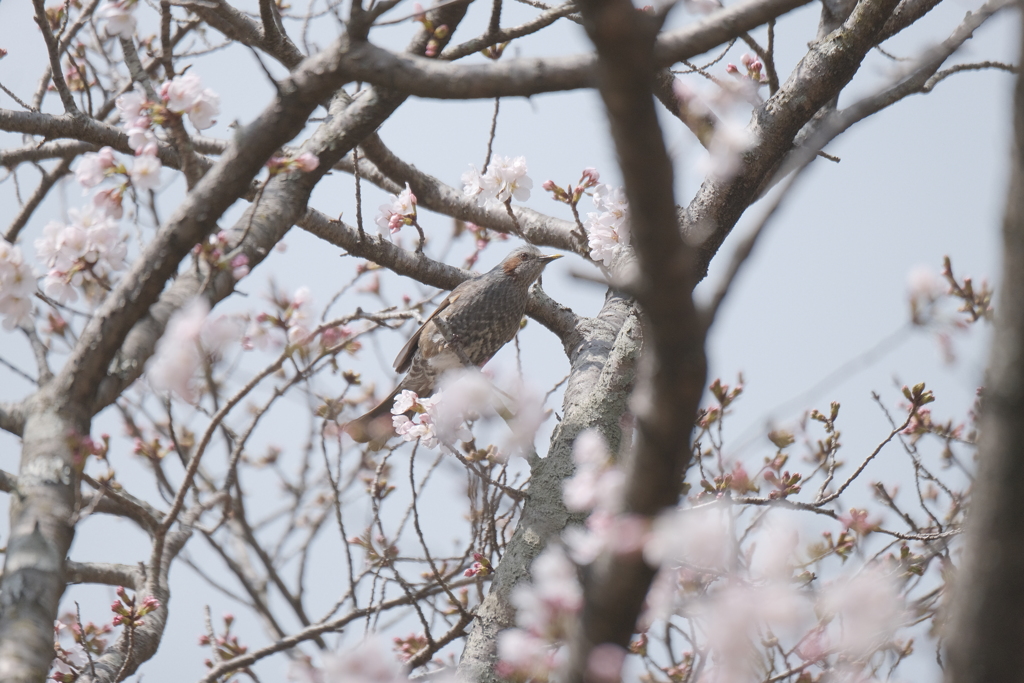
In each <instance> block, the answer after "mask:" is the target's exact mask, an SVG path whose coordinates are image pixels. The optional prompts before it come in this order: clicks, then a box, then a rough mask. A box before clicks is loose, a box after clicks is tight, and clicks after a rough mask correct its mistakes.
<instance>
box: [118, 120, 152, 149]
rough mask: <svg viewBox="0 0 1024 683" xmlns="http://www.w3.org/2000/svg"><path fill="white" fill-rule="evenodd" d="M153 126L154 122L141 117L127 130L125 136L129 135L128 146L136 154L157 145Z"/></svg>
mask: <svg viewBox="0 0 1024 683" xmlns="http://www.w3.org/2000/svg"><path fill="white" fill-rule="evenodd" d="M151 126H152V121H150V120H149V119H148V118H146V117H145V116H140V117H139V118H137V119H135V120H134V121H132V123H131V125H129V126H128V128H126V129H125V134H127V135H128V146H129V147H131V148H132V150H133V151H134V152H135V153H136V154H139V153H140V152H141V151H142V150H143V149H146V148H147V147H148V148H151V149H152V148H153V146H155V145H156V144H157V141H156V135H154V134H153V131H152V129H151Z"/></svg>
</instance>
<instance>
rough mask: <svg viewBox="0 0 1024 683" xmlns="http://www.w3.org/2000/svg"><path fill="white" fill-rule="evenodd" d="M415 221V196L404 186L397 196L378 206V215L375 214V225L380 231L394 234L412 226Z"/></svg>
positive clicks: (407, 186)
mask: <svg viewBox="0 0 1024 683" xmlns="http://www.w3.org/2000/svg"><path fill="white" fill-rule="evenodd" d="M415 219H416V195H414V194H413V193H412V190H411V189H410V188H409V183H406V184H405V189H404V190H402V191H401V192H400V193H398V194H397V195H394V194H393V195H391V201H389V202H388V203H387V204H381V205H380V213H378V214H377V219H376V223H377V226H378V227H380V229H381V230H388V231H389V232H390V233H391V234H394V233H396V232H398V231H399V230H401V229H402V226H405V225H412V223H413V221H414V220H415Z"/></svg>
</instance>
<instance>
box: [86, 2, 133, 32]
mask: <svg viewBox="0 0 1024 683" xmlns="http://www.w3.org/2000/svg"><path fill="white" fill-rule="evenodd" d="M135 4H136V3H135V0H105V1H104V2H103V4H102V5H100V6H99V7H98V8H97V9H96V14H95V17H96V18H97V19H99V20H100V21H102V22H104V23H103V30H104V31H105V32H106V34H107V35H108V36H117V37H119V38H126V39H131V37H132V36H133V35H134V34H135V14H134V13H133V11H134V9H135Z"/></svg>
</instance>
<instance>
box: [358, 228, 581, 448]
mask: <svg viewBox="0 0 1024 683" xmlns="http://www.w3.org/2000/svg"><path fill="white" fill-rule="evenodd" d="M560 257H561V254H552V255H548V256H545V255H542V254H541V253H540V251H538V250H537V248H536V247H533V246H525V247H520V248H518V249H516V250H515V251H513V252H512V253H511V254H509V255H508V256H506V257H505V260H504V261H502V262H501V263H499V264H498V265H497V266H495V267H494V268H492V269H491V270H489V271H487V272H486V273H484V274H482V275H477V276H476V277H474V278H471V279H469V280H466V281H465V282H463V283H462V284H461V285H459V286H458V287H456V288H455V289H453V290H452V291H451V293H450V294H449V295H448V296H446V297H445V298H444V301H442V302H441V303H440V304H439V305H438V307H437V308H436V309H434V312H433V313H431V314H430V317H429V318H427V319H426V321H425V322H424V323H423V324H422V325H421V326H420V328H419V329H418V330H416V332H415V333H414V334H413V335H412V338H411V339H409V341H408V342H407V343H406V345H405V346H404V347H403V348H402V350H401V351H400V352H399V353H398V358H396V359H395V370H397V371H398V372H405V371H406V370H408V371H409V374H407V375H406V376H405V377H404V378H402V381H401V382H399V383H398V386H397V387H395V390H394V391H392V392H391V393H390V394H389V395H388V397H387V398H385V399H384V400H383V401H381V402H380V403H379V404H377V406H376V407H375V408H373V410H371V411H370V412H368V413H366V414H365V415H362V416H360V417H358V418H356V419H354V420H352V421H351V422H349V423H347V424H346V425H345V427H344V430H345V431H346V432H347V433H348V434H349V436H351V437H352V438H353V439H355V440H356V441H358V442H360V443H367V442H372V445H373V446H374V447H376V448H379V447H380V446H383V444H384V442H385V441H387V440H388V439H389V438H390V437H391V436H392V435H394V433H395V432H394V428H393V427H392V422H391V408H392V406H393V405H394V401H395V397H396V396H398V394H400V393H401V392H402V391H403V390H405V389H408V390H410V391H414V392H416V394H417V395H418V396H420V397H426V396H430V395H431V394H432V393H434V389H435V385H436V383H437V381H438V380H439V379H440V378H441V375H442V374H444V373H445V372H446V371H448V370H452V369H455V368H461V367H465V366H466V365H476V366H478V367H479V366H481V365H483V364H484V363H486V362H487V361H488V360H490V358H491V356H493V355H494V354H496V353H497V352H498V350H499V349H500V348H501V347H502V346H504V345H505V344H507V343H508V342H510V341H512V338H513V337H515V336H516V333H517V332H518V331H519V324H520V321H522V319H523V314H525V313H526V303H527V301H529V298H530V285H532V284H533V283H534V282H535V281H536V280H537V278H538V277H540V274H541V271H543V270H544V266H546V265H547V264H548V263H550V262H551V261H554V260H555V259H556V258H560ZM448 339H450V340H451V342H452V343H451V344H449V342H448ZM453 346H454V348H453Z"/></svg>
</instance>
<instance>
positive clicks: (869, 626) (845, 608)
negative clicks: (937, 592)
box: [818, 566, 907, 659]
mask: <svg viewBox="0 0 1024 683" xmlns="http://www.w3.org/2000/svg"><path fill="white" fill-rule="evenodd" d="M818 610H819V611H820V612H821V613H822V614H825V615H829V616H832V617H834V618H837V619H838V623H839V624H841V634H840V636H839V639H838V643H837V644H838V647H839V648H840V649H842V650H843V651H844V652H845V653H846V654H847V655H848V656H849V657H851V658H853V659H860V658H864V657H868V656H870V655H871V654H872V653H873V652H874V651H875V650H876V649H878V648H880V647H882V646H884V645H885V644H886V643H888V642H889V641H891V640H892V638H893V634H894V633H895V631H896V628H897V627H899V626H901V625H902V624H903V621H904V619H905V618H906V616H907V612H906V606H905V604H904V600H903V596H902V595H900V591H899V586H898V585H897V584H896V581H895V580H894V578H893V577H892V576H891V575H889V574H886V573H885V572H883V571H882V570H881V569H880V568H878V567H875V566H869V567H867V568H865V569H864V570H862V571H861V572H859V573H858V574H856V575H855V576H853V577H849V578H845V579H839V580H837V581H834V582H832V583H831V584H830V585H829V586H828V587H827V588H826V590H825V592H824V594H823V595H822V596H821V599H820V600H819V603H818Z"/></svg>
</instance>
